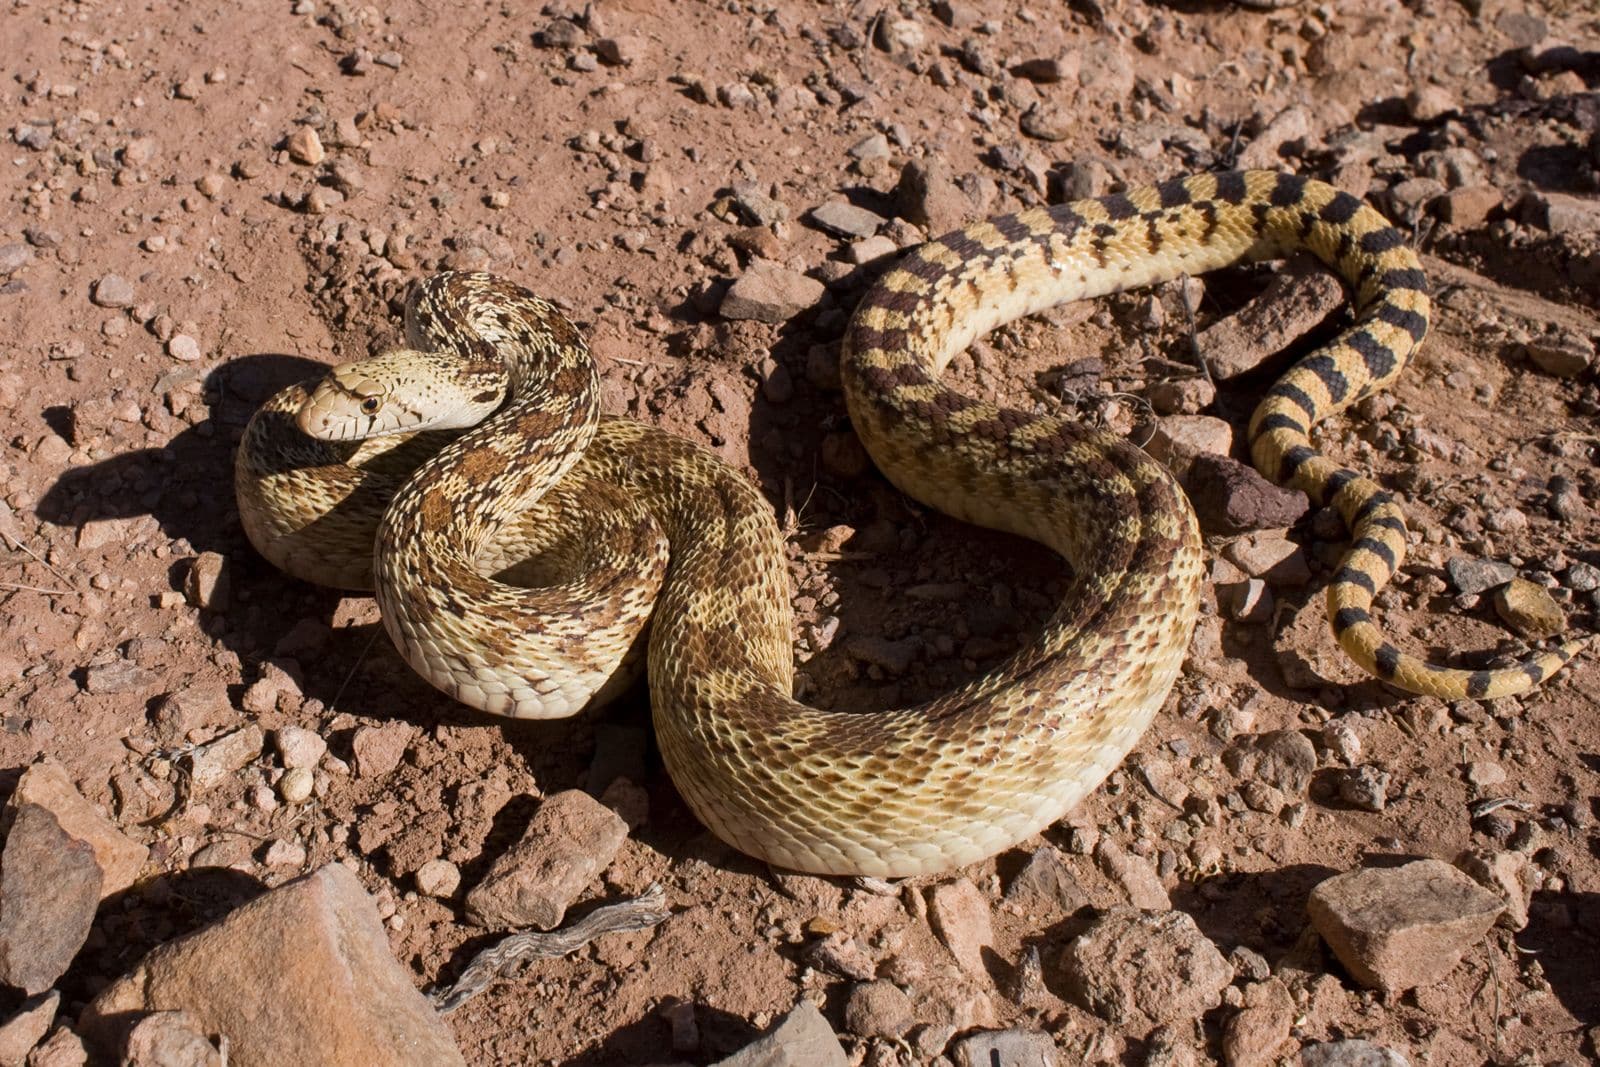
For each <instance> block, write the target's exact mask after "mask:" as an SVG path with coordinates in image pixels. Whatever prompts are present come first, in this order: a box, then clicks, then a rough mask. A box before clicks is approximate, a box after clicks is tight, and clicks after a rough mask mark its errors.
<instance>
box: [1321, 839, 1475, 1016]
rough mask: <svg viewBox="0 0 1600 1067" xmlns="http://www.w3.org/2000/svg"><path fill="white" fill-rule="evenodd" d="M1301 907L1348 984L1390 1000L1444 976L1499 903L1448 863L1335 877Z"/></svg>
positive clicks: (1416, 864)
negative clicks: (1342, 968) (1357, 984)
mask: <svg viewBox="0 0 1600 1067" xmlns="http://www.w3.org/2000/svg"><path fill="white" fill-rule="evenodd" d="M1307 908H1308V910H1309V912H1310V913H1311V922H1312V925H1313V926H1315V927H1316V929H1317V933H1319V934H1321V935H1322V938H1323V940H1324V941H1326V942H1327V943H1328V947H1329V948H1331V949H1333V952H1334V955H1336V956H1338V957H1339V962H1340V963H1342V964H1344V966H1345V969H1346V970H1348V971H1349V972H1350V974H1351V976H1352V977H1353V978H1355V979H1356V980H1357V981H1358V982H1360V983H1361V984H1362V985H1364V986H1367V987H1368V988H1371V989H1382V990H1385V991H1386V992H1393V993H1398V992H1403V991H1405V990H1407V989H1414V988H1416V987H1418V986H1426V985H1431V984H1432V983H1434V982H1436V981H1438V980H1439V979H1440V978H1443V977H1444V976H1445V975H1446V974H1448V973H1449V972H1450V970H1451V969H1452V968H1453V967H1455V965H1456V964H1457V962H1459V961H1460V959H1461V954H1462V953H1463V952H1465V951H1466V950H1467V949H1468V948H1470V947H1471V946H1472V945H1473V944H1475V943H1477V941H1478V940H1479V939H1480V938H1481V937H1482V936H1483V935H1484V933H1486V932H1487V931H1488V929H1489V928H1490V927H1491V926H1493V925H1494V924H1495V920H1497V919H1498V918H1499V917H1500V914H1501V912H1503V911H1504V910H1505V902H1504V901H1503V900H1501V899H1500V897H1499V895H1498V894H1495V893H1491V892H1489V891H1488V890H1486V889H1484V888H1483V887H1481V886H1479V885H1478V884H1477V883H1476V882H1474V881H1473V880H1472V879H1471V878H1468V877H1467V876H1466V875H1465V874H1462V873H1461V872H1460V871H1458V870H1457V869H1456V868H1454V867H1452V866H1450V865H1449V864H1448V863H1443V862H1441V861H1439V860H1416V861H1415V862H1412V863H1408V864H1405V865H1404V866H1402V867H1391V868H1374V869H1367V870H1359V871H1350V872H1349V873H1347V874H1340V875H1335V876H1334V877H1332V878H1329V879H1328V880H1327V881H1325V882H1322V883H1320V884H1319V885H1318V886H1317V887H1316V888H1315V889H1314V890H1312V892H1311V898H1310V900H1309V901H1308V904H1307Z"/></svg>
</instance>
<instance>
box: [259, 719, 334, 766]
mask: <svg viewBox="0 0 1600 1067" xmlns="http://www.w3.org/2000/svg"><path fill="white" fill-rule="evenodd" d="M272 740H273V743H274V744H275V745H276V746H277V748H278V759H279V760H280V761H281V762H282V763H283V766H284V769H285V770H291V771H292V770H294V769H295V768H297V767H305V768H307V769H310V768H314V767H316V765H317V763H318V762H319V761H320V760H321V759H322V757H323V756H325V755H326V754H327V752H328V742H327V741H325V740H323V738H322V735H321V734H319V733H317V732H316V731H315V730H307V729H305V728H304V727H302V726H281V727H279V728H278V729H277V730H276V731H274V732H273V735H272Z"/></svg>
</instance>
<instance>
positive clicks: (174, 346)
mask: <svg viewBox="0 0 1600 1067" xmlns="http://www.w3.org/2000/svg"><path fill="white" fill-rule="evenodd" d="M167 355H169V356H171V357H172V358H173V359H176V360H182V361H183V362H184V363H193V362H194V361H195V360H197V359H199V358H200V356H201V352H200V342H199V341H196V340H195V339H194V338H193V337H190V336H189V335H188V334H186V333H175V334H173V335H172V337H171V339H170V340H168V341H167Z"/></svg>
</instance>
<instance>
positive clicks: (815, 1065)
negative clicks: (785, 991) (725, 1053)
mask: <svg viewBox="0 0 1600 1067" xmlns="http://www.w3.org/2000/svg"><path fill="white" fill-rule="evenodd" d="M849 1063H850V1060H849V1058H848V1057H846V1056H845V1054H844V1046H842V1045H840V1044H839V1039H838V1038H837V1037H836V1036H834V1033H833V1028H832V1027H830V1026H829V1025H828V1021H827V1020H826V1019H824V1018H823V1017H822V1012H820V1011H818V1010H817V1006H816V1005H815V1004H813V1003H811V1001H809V1000H805V999H803V998H802V999H801V1001H800V1003H798V1004H796V1005H795V1006H794V1009H793V1010H792V1011H790V1012H789V1014H787V1015H785V1016H784V1017H783V1018H782V1019H781V1020H779V1022H778V1025H777V1026H776V1027H774V1028H773V1030H772V1031H771V1032H770V1033H768V1034H767V1035H766V1036H765V1037H762V1038H758V1039H757V1040H755V1041H753V1042H751V1043H750V1044H748V1045H746V1046H745V1047H744V1048H742V1049H740V1050H739V1051H738V1052H735V1053H734V1054H733V1055H732V1056H729V1057H727V1058H726V1059H722V1060H718V1061H717V1062H716V1065H715V1067H848V1065H849Z"/></svg>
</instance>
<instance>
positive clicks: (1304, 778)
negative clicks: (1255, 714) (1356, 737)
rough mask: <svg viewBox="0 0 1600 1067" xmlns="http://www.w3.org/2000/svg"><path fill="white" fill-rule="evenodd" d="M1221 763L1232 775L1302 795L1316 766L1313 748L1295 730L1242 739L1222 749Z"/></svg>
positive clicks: (1276, 731)
mask: <svg viewBox="0 0 1600 1067" xmlns="http://www.w3.org/2000/svg"><path fill="white" fill-rule="evenodd" d="M1222 763H1223V766H1225V767H1227V768H1228V770H1229V771H1231V772H1233V774H1234V776H1235V777H1236V778H1240V779H1246V780H1253V781H1259V782H1261V783H1262V784H1264V785H1270V786H1272V787H1273V788H1274V789H1281V790H1283V792H1285V793H1287V794H1289V795H1290V796H1303V795H1304V794H1305V792H1306V789H1307V787H1309V786H1310V784H1311V775H1312V773H1313V772H1315V771H1316V769H1317V750H1316V748H1315V747H1314V746H1313V745H1312V744H1311V741H1310V740H1309V739H1308V738H1307V737H1306V736H1305V735H1304V734H1302V733H1300V731H1298V730H1274V731H1272V732H1271V733H1265V734H1261V735H1259V736H1256V737H1251V738H1242V739H1241V740H1240V741H1239V742H1238V743H1237V744H1235V745H1233V746H1232V747H1230V748H1229V749H1228V750H1227V751H1225V752H1223V754H1222Z"/></svg>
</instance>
